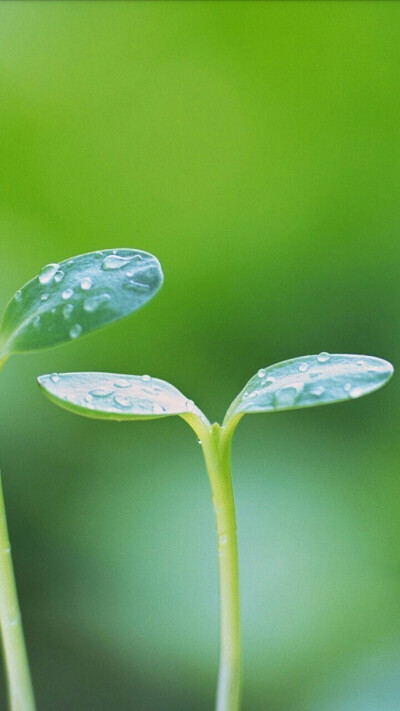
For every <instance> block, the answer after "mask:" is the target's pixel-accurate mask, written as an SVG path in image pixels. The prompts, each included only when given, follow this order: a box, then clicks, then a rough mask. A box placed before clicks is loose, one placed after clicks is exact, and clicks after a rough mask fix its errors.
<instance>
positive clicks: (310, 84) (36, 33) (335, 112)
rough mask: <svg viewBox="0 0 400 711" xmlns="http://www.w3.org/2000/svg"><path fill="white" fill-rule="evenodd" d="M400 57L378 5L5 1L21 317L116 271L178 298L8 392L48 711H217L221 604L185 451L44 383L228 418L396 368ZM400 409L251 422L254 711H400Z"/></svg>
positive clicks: (5, 253) (244, 525) (2, 286)
mask: <svg viewBox="0 0 400 711" xmlns="http://www.w3.org/2000/svg"><path fill="white" fill-rule="evenodd" d="M399 33H400V5H399V4H398V3H393V2H382V1H379V2H378V1H377V2H236V1H235V2H197V1H195V2H188V1H187V2H179V1H178V2H164V1H162V2H37V1H35V2H4V3H1V7H0V165H1V170H0V240H1V241H0V245H1V249H0V255H1V280H0V298H1V302H2V303H3V304H5V303H6V302H7V300H8V299H9V297H10V296H11V295H12V294H13V292H14V291H15V290H16V289H18V288H19V287H20V286H21V285H22V284H23V283H24V282H25V281H27V280H28V279H30V278H31V277H32V276H34V275H35V274H36V273H37V272H38V271H39V269H40V268H41V267H42V265H43V264H45V263H47V262H50V261H60V260H62V259H65V258H67V257H69V256H72V255H74V254H78V253H81V252H85V251H89V250H94V249H101V248H108V247H137V248H140V249H144V250H148V251H150V252H153V253H154V254H156V255H157V256H158V258H159V259H160V261H161V262H162V264H163V267H164V271H165V286H164V288H163V290H162V291H161V293H160V294H159V295H158V296H157V298H156V299H155V300H154V301H152V302H151V303H150V304H149V305H147V306H146V307H145V308H144V309H143V310H142V311H140V312H138V313H137V314H135V315H133V316H132V317H131V318H129V319H127V320H126V321H123V322H121V323H119V324H116V325H114V326H112V327H110V328H108V329H106V330H104V331H101V332H98V333H96V334H94V335H92V336H89V337H87V338H85V339H82V340H81V341H78V342H75V343H71V344H70V345H66V346H64V347H62V348H59V349H54V350H52V351H47V352H43V353H38V354H32V355H31V356H30V357H28V356H18V357H15V358H13V359H11V361H10V362H9V363H8V364H7V366H6V368H5V369H4V371H3V372H2V373H1V378H0V401H1V403H2V404H1V413H2V415H1V427H0V446H1V463H2V470H3V479H4V488H5V496H6V501H7V507H8V517H9V527H10V533H11V538H12V543H13V551H14V557H15V566H16V575H17V580H18V586H19V591H20V598H21V604H22V609H23V617H24V623H25V628H26V635H27V639H28V646H29V653H30V657H31V660H32V667H33V674H34V680H35V686H36V691H37V698H38V705H39V709H40V710H41V711H55V710H57V711H78V710H79V711H86V710H88V709H90V710H91V709H96V711H103V710H104V711H106V710H107V711H128V710H131V709H135V710H136V711H169V710H170V709H171V710H172V709H174V711H208V710H210V709H212V707H213V697H214V687H215V681H216V670H217V658H218V592H217V555H216V550H215V548H216V546H215V532H214V521H213V512H212V507H211V504H210V495H209V487H208V482H207V478H206V474H205V471H204V468H203V464H202V459H201V452H200V448H199V447H198V445H197V444H196V440H195V438H194V436H193V434H192V433H191V431H190V430H189V428H188V427H187V426H186V425H185V423H183V422H182V421H181V420H180V419H178V418H176V419H175V418H171V419H169V420H158V421H153V422H149V423H137V424H112V423H105V422H92V421H90V420H86V419H84V418H78V417H76V416H73V415H70V414H68V413H66V412H64V411H61V410H58V409H57V408H56V407H54V406H53V405H51V404H50V403H49V402H48V401H47V400H45V399H44V398H43V397H42V395H41V394H40V393H39V391H38V389H37V386H36V383H35V379H36V376H37V375H39V374H41V373H48V372H53V371H63V370H107V371H115V372H120V373H140V374H141V373H150V374H152V375H154V376H158V377H161V378H164V379H166V380H168V381H170V382H172V383H173V384H174V385H176V386H177V387H178V388H179V389H181V390H182V391H183V392H184V393H185V394H186V395H187V396H188V397H190V398H193V399H194V400H195V401H196V403H197V404H198V405H199V406H200V407H202V408H203V409H204V410H205V412H206V413H207V415H208V416H209V417H210V418H211V419H213V420H214V419H216V420H220V419H221V418H222V417H223V414H224V411H225V409H226V408H227V406H228V405H229V403H230V402H231V400H232V399H233V398H234V397H235V395H236V394H237V392H238V391H239V390H240V389H241V388H242V386H243V385H244V383H245V382H246V381H247V379H248V378H249V377H250V376H251V375H253V373H254V372H255V371H256V370H257V369H258V368H259V367H261V366H266V365H268V364H271V363H274V362H276V361H279V360H283V359H285V358H289V357H293V356H300V355H304V354H310V353H316V352H319V351H321V350H328V351H331V352H351V353H353V352H354V353H361V354H363V353H367V354H368V353H369V354H373V355H378V356H382V357H385V358H388V359H389V360H392V361H393V362H394V364H395V365H396V364H399V363H400V319H399V297H400V293H399V292H400V280H399V257H400V240H399V235H400V160H399V159H400V93H399V78H400V43H399V41H398V39H399ZM399 390H400V386H399V384H398V381H397V379H396V377H395V378H394V380H393V381H392V382H391V383H390V385H389V386H388V387H386V388H385V389H384V390H382V391H379V392H378V393H375V394H374V395H372V396H371V397H368V398H365V399H361V400H360V401H357V402H354V401H353V402H351V403H345V404H343V405H335V406H332V407H329V408H328V407H327V408H316V409H314V410H304V411H298V412H292V413H281V414H277V415H274V416H266V415H265V416H259V417H255V416H253V417H247V418H245V420H244V421H243V422H242V423H241V424H240V427H239V429H238V431H237V436H236V441H235V443H234V451H233V468H234V484H235V491H236V499H237V514H238V527H239V536H240V567H241V584H242V610H243V660H244V662H243V663H244V670H243V711H264V710H265V709H268V711H360V709H362V711H394V710H395V709H398V703H399V702H398V699H399V697H400V674H399V667H400V485H399V482H400V437H399V431H400V414H399V413H400V400H399V395H400V392H399ZM2 693H3V692H2ZM0 708H1V709H5V701H4V696H1V697H0Z"/></svg>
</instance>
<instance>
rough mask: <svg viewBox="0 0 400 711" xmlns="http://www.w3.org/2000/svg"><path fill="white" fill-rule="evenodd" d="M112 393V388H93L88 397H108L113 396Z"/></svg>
mask: <svg viewBox="0 0 400 711" xmlns="http://www.w3.org/2000/svg"><path fill="white" fill-rule="evenodd" d="M113 393H114V390H113V388H95V389H94V390H91V391H90V395H92V396H93V397H108V396H109V395H113Z"/></svg>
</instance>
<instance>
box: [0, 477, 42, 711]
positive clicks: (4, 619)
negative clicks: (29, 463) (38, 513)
mask: <svg viewBox="0 0 400 711" xmlns="http://www.w3.org/2000/svg"><path fill="white" fill-rule="evenodd" d="M0 623H1V633H2V642H3V655H4V660H5V664H6V669H7V690H8V703H9V708H10V710H11V711H34V710H35V701H34V696H33V688H32V682H31V676H30V671H29V663H28V657H27V653H26V648H25V640H24V633H23V629H22V622H21V614H20V611H19V604H18V596H17V589H16V585H15V578H14V570H13V564H12V559H11V550H10V542H9V539H8V530H7V520H6V512H5V507H4V498H3V490H2V486H1V479H0Z"/></svg>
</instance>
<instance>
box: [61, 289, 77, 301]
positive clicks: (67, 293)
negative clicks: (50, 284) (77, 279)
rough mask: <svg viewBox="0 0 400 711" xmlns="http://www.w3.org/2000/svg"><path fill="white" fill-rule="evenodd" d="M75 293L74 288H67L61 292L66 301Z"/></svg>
mask: <svg viewBox="0 0 400 711" xmlns="http://www.w3.org/2000/svg"><path fill="white" fill-rule="evenodd" d="M73 295H74V290H73V289H65V291H63V293H62V294H61V298H62V299H64V301H66V300H67V299H70V298H71V296H73Z"/></svg>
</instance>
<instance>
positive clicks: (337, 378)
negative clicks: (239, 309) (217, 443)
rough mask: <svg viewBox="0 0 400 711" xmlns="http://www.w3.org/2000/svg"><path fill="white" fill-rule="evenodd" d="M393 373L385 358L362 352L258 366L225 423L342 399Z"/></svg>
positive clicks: (366, 390) (374, 385) (372, 386)
mask: <svg viewBox="0 0 400 711" xmlns="http://www.w3.org/2000/svg"><path fill="white" fill-rule="evenodd" d="M392 374H393V366H392V365H391V364H390V363H388V361H386V360H382V359H381V358H375V357H373V356H363V355H330V354H329V353H320V354H319V355H310V356H304V357H303V358H292V359H291V360H285V361H283V362H281V363H277V364H276V365H271V366H269V367H268V368H261V369H260V370H259V371H258V373H256V375H254V376H253V377H252V378H251V380H249V382H248V383H247V385H246V387H245V388H244V389H243V390H242V392H241V393H239V395H238V396H237V398H236V399H235V400H234V401H233V403H232V404H231V406H230V407H229V409H228V411H227V413H226V416H225V420H224V424H227V423H228V422H229V421H231V420H233V419H237V418H238V417H241V416H242V415H244V414H246V413H252V412H253V413H257V412H277V411H279V410H292V409H294V408H300V407H313V406H315V405H327V404H329V403H334V402H342V401H343V400H349V399H354V398H358V397H361V396H362V395H367V394H368V393H371V392H373V391H374V390H377V389H378V388H380V387H382V385H384V384H385V383H386V382H387V380H389V378H390V377H391V376H392Z"/></svg>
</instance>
